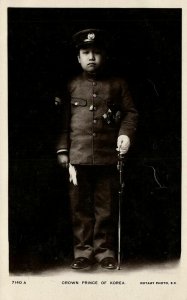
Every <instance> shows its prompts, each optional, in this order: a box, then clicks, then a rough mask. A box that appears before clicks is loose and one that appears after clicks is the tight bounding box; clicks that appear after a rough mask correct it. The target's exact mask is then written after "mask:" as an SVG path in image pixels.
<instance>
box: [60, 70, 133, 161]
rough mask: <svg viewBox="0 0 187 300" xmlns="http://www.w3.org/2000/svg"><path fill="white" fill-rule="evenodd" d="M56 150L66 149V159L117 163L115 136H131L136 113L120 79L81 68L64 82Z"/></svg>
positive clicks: (125, 84) (125, 86)
mask: <svg viewBox="0 0 187 300" xmlns="http://www.w3.org/2000/svg"><path fill="white" fill-rule="evenodd" d="M68 94H69V99H66V100H65V104H64V108H63V109H64V111H65V113H64V114H63V116H62V119H63V120H62V122H63V124H64V126H63V129H62V133H61V135H60V138H59V141H58V145H57V151H59V150H61V149H67V150H68V151H69V158H70V163H72V164H83V165H112V164H116V163H117V151H116V147H117V138H118V136H119V135H127V136H129V138H130V140H132V138H133V135H134V132H135V130H136V125H137V116H138V113H137V111H136V109H135V107H134V104H133V101H132V97H131V94H130V92H129V89H128V86H127V83H126V81H125V80H124V79H122V78H118V77H111V76H108V75H104V74H100V75H98V76H96V77H92V76H90V75H88V74H87V73H86V72H83V73H82V74H81V75H79V76H77V77H76V78H74V79H73V80H72V81H71V82H70V83H69V85H68Z"/></svg>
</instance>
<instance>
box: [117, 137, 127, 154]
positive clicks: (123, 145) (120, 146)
mask: <svg viewBox="0 0 187 300" xmlns="http://www.w3.org/2000/svg"><path fill="white" fill-rule="evenodd" d="M129 147H130V139H129V137H128V136H127V135H120V136H119V137H118V140H117V149H116V150H117V151H119V152H120V153H121V154H125V153H127V151H128V150H129Z"/></svg>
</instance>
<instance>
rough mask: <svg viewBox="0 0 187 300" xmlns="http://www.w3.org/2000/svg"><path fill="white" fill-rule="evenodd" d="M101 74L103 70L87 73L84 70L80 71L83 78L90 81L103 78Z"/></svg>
mask: <svg viewBox="0 0 187 300" xmlns="http://www.w3.org/2000/svg"><path fill="white" fill-rule="evenodd" d="M103 75H104V74H103V70H102V71H100V72H97V73H88V72H86V71H84V72H83V73H82V76H83V78H85V79H86V80H90V81H93V80H99V79H100V78H103Z"/></svg>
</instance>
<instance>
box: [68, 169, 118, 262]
mask: <svg viewBox="0 0 187 300" xmlns="http://www.w3.org/2000/svg"><path fill="white" fill-rule="evenodd" d="M75 167H76V170H77V180H78V186H74V185H73V184H72V183H70V202H71V213H72V225H73V235H74V256H75V258H77V257H87V258H90V259H91V258H92V257H93V256H95V258H96V260H97V261H101V260H102V259H103V258H105V257H114V256H115V251H114V245H115V239H116V232H117V220H116V218H117V213H116V211H117V205H118V188H119V186H118V184H119V183H118V173H117V168H116V166H80V165H79V166H75Z"/></svg>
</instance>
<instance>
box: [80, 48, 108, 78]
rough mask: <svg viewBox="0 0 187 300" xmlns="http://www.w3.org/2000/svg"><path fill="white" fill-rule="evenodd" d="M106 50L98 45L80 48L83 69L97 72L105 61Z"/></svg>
mask: <svg viewBox="0 0 187 300" xmlns="http://www.w3.org/2000/svg"><path fill="white" fill-rule="evenodd" d="M105 57H106V54H105V51H104V50H103V49H100V48H97V47H91V46H90V47H88V48H81V49H80V50H79V55H78V62H79V63H80V65H81V67H82V69H83V70H84V71H87V72H89V73H95V72H96V71H97V70H98V69H99V68H101V66H103V64H104V62H105Z"/></svg>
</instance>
